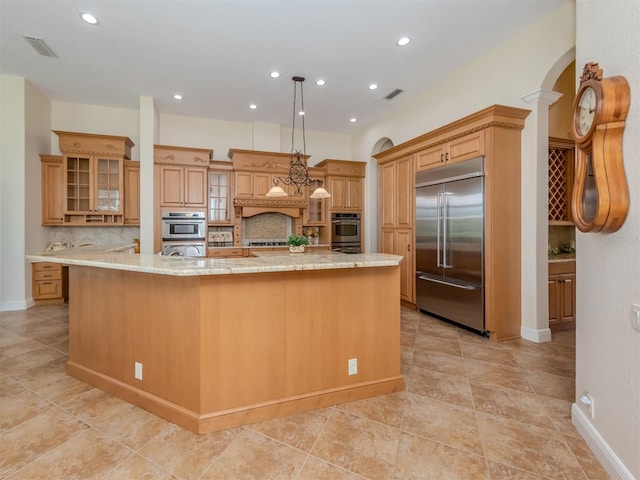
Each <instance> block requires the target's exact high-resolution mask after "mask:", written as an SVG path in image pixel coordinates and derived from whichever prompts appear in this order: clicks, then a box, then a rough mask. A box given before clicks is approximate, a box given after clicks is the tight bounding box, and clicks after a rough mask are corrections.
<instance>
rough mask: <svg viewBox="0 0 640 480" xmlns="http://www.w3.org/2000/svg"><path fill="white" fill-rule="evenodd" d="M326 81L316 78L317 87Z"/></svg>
mask: <svg viewBox="0 0 640 480" xmlns="http://www.w3.org/2000/svg"><path fill="white" fill-rule="evenodd" d="M326 83H327V82H325V81H324V80H322V79H320V80H316V85H318V86H319V87H322V86H323V85H325V84H326Z"/></svg>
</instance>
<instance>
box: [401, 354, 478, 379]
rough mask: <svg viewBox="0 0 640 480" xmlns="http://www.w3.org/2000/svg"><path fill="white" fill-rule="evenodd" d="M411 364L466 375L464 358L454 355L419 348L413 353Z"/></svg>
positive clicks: (435, 370) (450, 373)
mask: <svg viewBox="0 0 640 480" xmlns="http://www.w3.org/2000/svg"><path fill="white" fill-rule="evenodd" d="M413 365H415V366H416V367H420V368H423V369H426V370H432V371H434V372H440V373H446V374H447V375H455V376H457V377H466V376H467V371H466V370H465V368H464V360H463V359H462V357H458V356H456V355H448V354H446V353H441V352H432V351H429V350H426V351H425V350H421V349H419V350H417V351H415V352H414V353H413Z"/></svg>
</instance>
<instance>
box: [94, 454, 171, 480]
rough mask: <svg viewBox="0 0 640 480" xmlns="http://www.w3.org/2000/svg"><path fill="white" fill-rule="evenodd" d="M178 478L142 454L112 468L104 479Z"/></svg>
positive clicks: (150, 479) (168, 479) (152, 479)
mask: <svg viewBox="0 0 640 480" xmlns="http://www.w3.org/2000/svg"><path fill="white" fill-rule="evenodd" d="M134 479H135V480H174V479H175V480H177V479H178V477H176V476H175V475H172V474H171V473H169V472H167V471H166V470H164V469H162V468H161V467H160V466H158V465H156V464H155V463H153V462H152V461H151V460H148V459H146V458H144V457H141V456H140V455H132V456H131V457H129V458H128V459H127V460H125V461H124V462H123V463H121V464H120V465H118V466H117V467H116V468H114V469H113V470H111V471H110V472H109V473H107V475H105V476H104V477H102V480H134Z"/></svg>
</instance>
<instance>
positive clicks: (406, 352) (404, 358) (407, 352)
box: [400, 345, 413, 365]
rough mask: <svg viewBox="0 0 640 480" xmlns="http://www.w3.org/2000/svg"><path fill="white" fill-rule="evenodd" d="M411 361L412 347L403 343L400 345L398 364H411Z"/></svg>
mask: <svg viewBox="0 0 640 480" xmlns="http://www.w3.org/2000/svg"><path fill="white" fill-rule="evenodd" d="M412 361H413V348H411V347H407V346H405V345H401V346H400V364H401V365H411V362H412Z"/></svg>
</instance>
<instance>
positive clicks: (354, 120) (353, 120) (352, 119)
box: [349, 117, 358, 123]
mask: <svg viewBox="0 0 640 480" xmlns="http://www.w3.org/2000/svg"><path fill="white" fill-rule="evenodd" d="M349 121H350V122H351V123H356V122H357V121H358V119H357V118H356V117H352V118H350V119H349Z"/></svg>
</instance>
